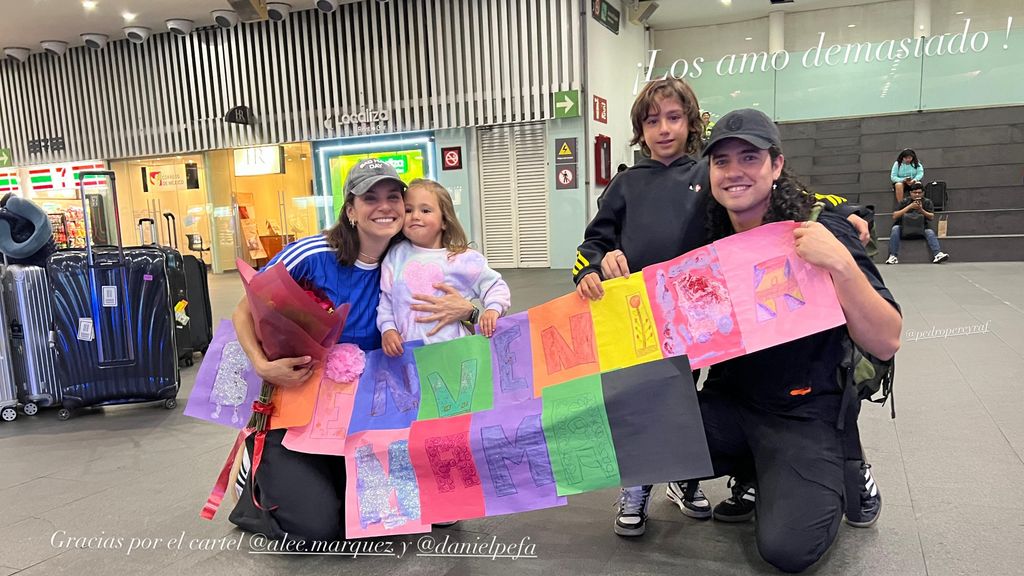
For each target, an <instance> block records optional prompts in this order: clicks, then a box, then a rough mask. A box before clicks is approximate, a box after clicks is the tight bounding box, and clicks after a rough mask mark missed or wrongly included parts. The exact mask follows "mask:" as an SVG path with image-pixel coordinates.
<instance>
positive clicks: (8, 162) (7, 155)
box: [0, 148, 14, 168]
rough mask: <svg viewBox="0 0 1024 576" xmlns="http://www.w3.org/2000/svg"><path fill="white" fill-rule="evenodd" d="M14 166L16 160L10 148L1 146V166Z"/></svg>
mask: <svg viewBox="0 0 1024 576" xmlns="http://www.w3.org/2000/svg"><path fill="white" fill-rule="evenodd" d="M9 166H14V161H13V160H12V159H11V149H10V148H0V168H7V167H9Z"/></svg>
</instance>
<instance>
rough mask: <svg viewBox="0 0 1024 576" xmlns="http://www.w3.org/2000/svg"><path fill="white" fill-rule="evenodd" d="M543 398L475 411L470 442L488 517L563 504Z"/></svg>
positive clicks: (470, 430)
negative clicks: (543, 418) (550, 451)
mask: <svg viewBox="0 0 1024 576" xmlns="http://www.w3.org/2000/svg"><path fill="white" fill-rule="evenodd" d="M541 404H542V403H541V400H540V399H539V398H536V399H529V400H526V401H524V402H521V403H519V404H513V405H509V406H503V407H500V408H495V409H494V410H485V411H483V412H475V413H474V414H473V418H472V421H471V422H470V427H469V443H470V447H471V448H472V450H473V459H474V460H475V461H476V462H477V472H478V473H479V474H480V485H481V486H482V487H483V492H484V507H485V508H486V512H487V516H496V515H499V514H512V513H513V512H527V511H530V510H540V509H543V508H552V507H554V506H564V505H565V504H566V502H567V500H566V498H565V497H564V496H559V495H558V493H557V492H556V490H555V475H554V472H553V471H552V469H551V458H550V457H549V456H548V443H547V439H546V438H545V436H544V428H543V423H542V421H541Z"/></svg>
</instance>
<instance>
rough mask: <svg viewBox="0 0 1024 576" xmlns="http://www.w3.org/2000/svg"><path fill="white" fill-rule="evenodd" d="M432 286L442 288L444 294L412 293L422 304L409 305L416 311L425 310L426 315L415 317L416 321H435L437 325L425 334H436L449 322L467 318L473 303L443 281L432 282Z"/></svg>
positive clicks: (452, 322) (422, 322)
mask: <svg viewBox="0 0 1024 576" xmlns="http://www.w3.org/2000/svg"><path fill="white" fill-rule="evenodd" d="M434 288H436V289H438V290H443V291H444V292H445V295H444V296H429V295H427V294H413V295H412V297H413V298H414V299H416V300H419V301H420V302H422V304H413V305H412V306H410V308H412V309H413V310H415V311H417V312H426V313H427V314H428V315H427V316H421V317H419V318H416V322H419V323H421V324H425V323H430V322H437V325H436V326H434V327H433V328H432V329H431V330H430V332H427V336H433V335H434V334H437V333H438V331H440V330H441V328H444V327H445V326H447V325H449V324H454V323H456V322H461V321H463V320H468V319H469V317H470V315H471V314H472V313H473V303H472V302H470V301H469V300H467V299H466V298H464V297H463V296H462V294H459V291H458V290H456V289H455V288H452V287H451V286H449V285H448V284H444V283H438V284H434Z"/></svg>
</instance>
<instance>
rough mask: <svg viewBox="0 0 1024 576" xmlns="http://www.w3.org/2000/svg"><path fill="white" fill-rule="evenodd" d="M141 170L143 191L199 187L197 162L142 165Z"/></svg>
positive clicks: (195, 188) (193, 188)
mask: <svg viewBox="0 0 1024 576" xmlns="http://www.w3.org/2000/svg"><path fill="white" fill-rule="evenodd" d="M139 170H140V172H141V173H142V191H143V192H164V191H167V190H181V189H185V190H197V189H198V188H199V165H198V164H196V163H195V162H188V163H185V164H164V165H162V166H142V167H140V168H139Z"/></svg>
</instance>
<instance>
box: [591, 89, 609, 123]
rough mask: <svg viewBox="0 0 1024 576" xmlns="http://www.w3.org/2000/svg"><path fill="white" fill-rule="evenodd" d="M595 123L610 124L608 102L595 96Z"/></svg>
mask: <svg viewBox="0 0 1024 576" xmlns="http://www.w3.org/2000/svg"><path fill="white" fill-rule="evenodd" d="M594 121H596V122H603V123H605V124H607V123H608V101H607V100H605V99H604V98H601V97H600V96H597V95H595V96H594Z"/></svg>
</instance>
